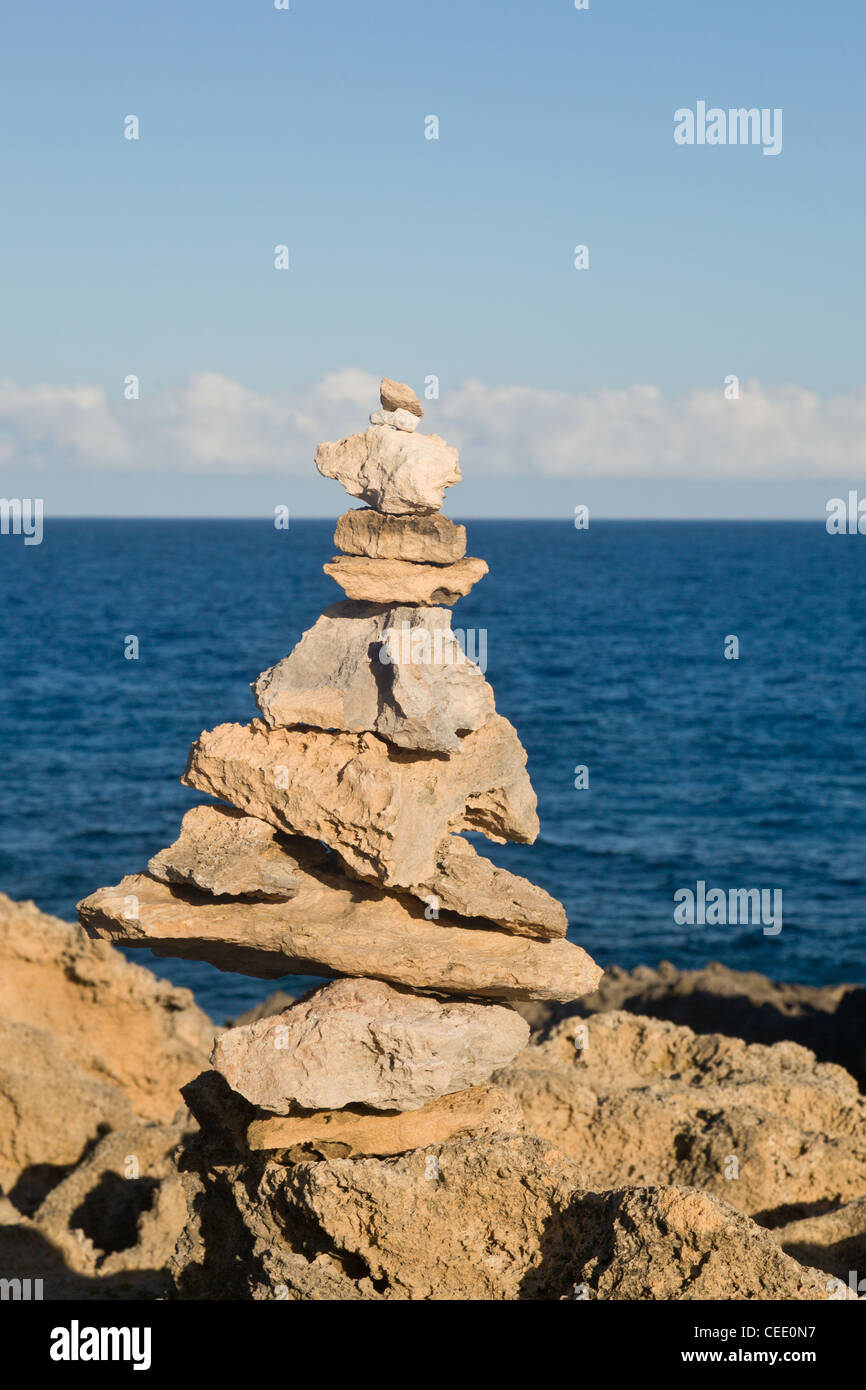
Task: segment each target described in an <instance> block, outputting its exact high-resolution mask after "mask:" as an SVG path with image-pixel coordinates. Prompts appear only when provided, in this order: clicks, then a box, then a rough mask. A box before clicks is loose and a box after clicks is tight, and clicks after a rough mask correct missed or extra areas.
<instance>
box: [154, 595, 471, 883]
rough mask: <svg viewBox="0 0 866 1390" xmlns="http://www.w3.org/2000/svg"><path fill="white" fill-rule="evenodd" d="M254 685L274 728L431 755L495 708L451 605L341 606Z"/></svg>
mask: <svg viewBox="0 0 866 1390" xmlns="http://www.w3.org/2000/svg"><path fill="white" fill-rule="evenodd" d="M253 691H254V693H255V697H256V701H257V703H258V706H259V708H260V710H261V711H262V714H263V715H264V717H265V719H266V721H267V723H268V724H270V725H271V727H272V728H277V727H290V726H292V725H298V724H306V725H309V726H311V727H312V728H317V729H339V730H341V731H351V732H354V733H362V732H366V731H369V732H372V733H379V734H381V735H382V736H383V737H384V738H387V739H388V741H389V742H390V743H394V744H396V745H397V746H398V747H401V748H417V749H423V750H427V751H431V752H453V751H455V750H457V749H459V747H460V738H459V734H461V733H467V732H469V731H470V730H472V729H476V728H478V726H479V725H480V724H483V723H484V721H485V720H486V719H487V718H489V716H490V715H491V714H493V713H494V711H495V703H494V699H493V691H492V690H491V688H490V686H489V685H488V684H487V682H486V681H485V679H484V676H483V675H482V673H481V671H480V670H479V669H478V667H477V666H476V665H475V664H474V663H473V662H471V661H469V660H468V659H467V658H466V657H465V656H464V654H463V651H462V650H461V647H460V645H459V643H458V641H457V639H456V637H455V636H454V634H453V633H452V631H451V614H450V612H449V611H448V609H446V608H415V607H406V608H391V607H389V606H386V605H379V604H367V603H354V602H352V601H344V602H342V603H335V604H333V605H332V607H330V608H328V609H326V610H325V612H324V613H323V614H322V616H321V617H320V618H319V619H318V621H317V622H316V623H315V624H314V626H313V627H311V628H310V629H309V630H308V631H307V632H305V633H304V635H303V637H302V638H301V640H300V642H299V643H298V645H297V646H296V647H295V649H294V651H293V652H291V654H290V655H289V656H287V657H285V658H284V659H283V660H282V661H279V662H277V664H276V666H272V667H271V668H270V670H268V671H264V672H263V673H262V675H260V676H259V678H258V680H257V681H256V682H255V684H254V685H253ZM158 876H159V875H158Z"/></svg>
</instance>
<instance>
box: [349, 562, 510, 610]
mask: <svg viewBox="0 0 866 1390" xmlns="http://www.w3.org/2000/svg"><path fill="white" fill-rule="evenodd" d="M322 568H323V569H324V571H325V574H329V575H330V576H331V578H332V579H333V580H335V581H336V583H337V584H339V585H340V588H341V589H344V590H345V592H346V594H347V595H348V596H349V598H354V599H364V600H366V601H367V602H369V603H425V604H429V603H447V604H449V605H450V604H452V603H456V602H457V600H458V599H459V598H463V596H464V595H465V594H468V593H469V590H470V589H471V588H473V586H474V585H475V584H477V583H478V581H479V579H483V578H484V576H485V574H486V573H487V568H488V567H487V561H486V560H479V559H477V558H476V557H475V556H472V555H467V556H465V557H464V558H463V559H462V560H455V562H454V564H453V565H415V564H413V563H412V562H411V561H410V560H370V559H368V558H367V557H366V556H364V555H336V556H335V557H334V559H333V560H331V561H329V562H328V564H326V565H323V566H322Z"/></svg>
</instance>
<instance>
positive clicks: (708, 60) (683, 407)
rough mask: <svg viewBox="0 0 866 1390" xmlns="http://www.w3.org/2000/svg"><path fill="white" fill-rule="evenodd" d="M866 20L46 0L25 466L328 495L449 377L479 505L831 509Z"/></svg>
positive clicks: (854, 363) (28, 234) (594, 2)
mask: <svg viewBox="0 0 866 1390" xmlns="http://www.w3.org/2000/svg"><path fill="white" fill-rule="evenodd" d="M864 33H866V20H864V11H863V8H862V6H861V5H859V4H856V3H854V0H846V2H845V3H842V0H830V3H825V4H823V5H822V6H820V7H816V6H814V5H811V4H806V3H795V4H792V3H790V0H788V2H787V3H783V2H782V0H762V3H761V4H760V5H758V6H755V5H754V3H753V2H752V3H744V2H743V0H734V3H726V4H725V5H720V6H713V7H705V6H702V5H695V4H694V0H670V3H661V4H657V5H647V4H646V3H645V0H643V2H642V3H638V0H626V3H616V4H614V3H609V2H608V0H590V8H589V9H588V10H586V11H577V10H575V9H574V7H573V3H566V0H559V3H548V2H546V0H545V2H544V3H536V4H531V5H530V4H525V3H524V4H517V3H490V0H485V2H484V3H478V4H476V5H471V6H467V5H466V4H465V3H462V4H457V3H452V2H451V0H445V2H444V3H437V4H435V5H427V4H419V3H412V4H407V3H405V0H403V3H400V4H397V3H384V2H381V0H377V2H376V3H374V4H371V5H367V6H359V5H357V4H355V3H348V0H339V3H327V0H317V3H313V0H291V8H290V9H289V10H288V11H277V10H275V9H274V7H273V3H272V0H254V2H252V0H245V3H226V0H216V3H209V4H207V5H204V4H201V3H198V4H191V3H178V0H173V3H167V2H166V0H153V2H152V3H149V4H146V5H145V4H141V5H138V6H126V5H121V6H113V5H109V4H108V3H107V2H105V3H101V4H94V3H82V4H78V5H76V6H74V7H73V6H69V5H64V4H60V3H48V4H43V5H40V6H38V7H19V8H18V9H17V11H15V12H11V13H9V14H8V15H6V16H5V17H4V44H3V52H2V56H0V74H2V82H0V115H2V123H3V129H4V131H5V138H4V140H3V141H2V149H0V171H2V179H3V186H4V189H5V192H6V198H5V200H4V202H5V208H4V217H3V219H2V225H0V245H2V262H3V275H2V288H0V316H2V322H3V325H4V330H5V331H4V332H3V334H2V346H0V354H2V357H0V495H4V496H8V497H11V496H22V495H23V496H31V495H39V496H42V497H44V499H45V509H46V514H47V515H49V516H50V515H51V514H52V513H53V514H55V515H64V514H65V515H76V514H77V515H90V514H102V515H105V514H114V515H118V514H129V515H160V514H166V515H172V514H174V515H184V514H186V515H220V514H223V515H234V514H239V515H261V514H267V513H268V512H269V511H270V510H271V509H272V507H273V506H274V505H276V504H278V503H280V502H285V503H287V504H289V505H290V506H291V507H292V508H293V510H294V512H295V513H296V514H317V515H328V514H333V513H335V512H336V511H338V510H340V508H341V506H342V501H341V497H340V496H338V490H337V489H336V488H335V485H334V484H328V483H325V482H323V481H321V480H319V479H318V478H317V477H316V475H315V471H314V469H313V465H312V453H313V448H314V444H315V442H316V440H317V439H320V438H328V437H330V438H334V437H338V436H339V435H340V434H345V433H349V432H352V431H354V430H356V429H361V428H363V426H364V423H365V416H366V413H367V412H368V411H369V410H370V409H372V408H374V406H375V404H376V401H375V390H373V392H372V396H370V393H369V389H368V388H369V384H370V383H371V382H373V381H374V379H375V378H376V377H377V376H378V375H391V376H396V377H398V378H400V379H403V380H407V381H409V382H411V383H412V384H413V385H414V386H415V387H416V389H419V390H421V388H422V387H423V383H424V380H425V378H427V377H428V376H430V375H435V376H436V377H437V378H438V381H439V392H440V395H439V399H438V400H436V401H431V402H430V408H429V410H428V416H427V421H426V422H425V426H426V425H428V424H429V427H430V428H431V429H437V430H439V431H440V432H442V433H446V431H447V437H448V438H449V441H451V442H454V443H456V444H457V445H458V446H459V447H460V449H461V466H462V469H463V473H464V478H465V479H466V481H465V483H464V485H463V488H462V489H461V490H458V491H457V492H455V493H453V494H452V495H451V498H450V500H449V504H448V509H449V511H450V512H451V514H452V515H478V516H482V515H509V514H511V515H529V514H531V515H561V514H565V513H567V512H570V511H571V510H572V509H573V506H574V505H575V504H577V503H581V502H586V503H588V504H589V505H590V506H591V507H592V508H595V509H596V511H597V512H598V514H599V515H607V516H618V515H623V516H639V515H659V516H700V515H706V516H717V515H725V516H751V515H755V516H780V517H786V516H803V517H808V516H814V517H816V518H818V517H820V516H822V515H823V511H824V502H825V499H826V498H827V497H829V496H832V495H835V494H838V493H840V492H842V491H847V489H848V488H849V487H854V486H857V484H858V481H859V480H860V479H861V478H864V465H866V455H864V452H863V451H864V444H863V442H862V441H863V440H864V439H866V391H864V386H866V368H864V362H863V352H862V346H861V338H862V329H861V325H862V322H863V318H864V307H866V306H864V291H863V286H864V277H863V273H862V264H861V263H862V245H863V240H864V193H863V180H862V153H861V145H862V126H863V116H864V109H866V101H864V97H863V88H862V69H863V61H864ZM700 100H706V101H707V103H708V104H709V105H711V106H712V105H718V106H720V107H723V108H727V107H738V106H755V107H759V108H763V107H770V108H781V109H782V111H783V132H784V138H783V148H782V152H781V154H780V155H779V156H778V157H776V158H766V157H764V156H763V155H762V152H761V150H760V148H755V147H742V146H737V147H716V148H710V147H707V146H703V147H698V146H694V147H683V146H679V145H677V144H676V143H675V142H674V139H673V130H674V112H675V111H676V110H677V109H678V108H682V107H694V106H695V105H696V103H697V102H698V101H700ZM129 114H135V115H137V116H138V118H139V121H140V139H139V140H137V141H131V140H126V139H125V138H124V117H126V116H127V115H129ZM430 114H435V115H436V116H437V117H438V119H439V123H440V130H439V139H438V140H427V139H425V138H424V124H425V117H427V116H428V115H430ZM277 244H286V245H287V246H288V247H289V250H290V262H291V265H290V269H289V270H288V271H277V270H275V269H274V247H275V246H276V245H277ZM577 244H585V245H587V246H588V247H589V259H590V265H589V269H588V270H580V271H579V270H575V269H574V266H573V251H574V247H575V246H576V245H577ZM130 373H134V374H136V375H137V376H138V378H139V380H140V392H141V395H140V399H139V400H138V401H125V400H124V397H123V384H124V379H125V378H126V377H127V376H128V375H129V374H130ZM730 374H736V375H737V376H738V377H739V380H740V384H741V385H740V392H741V395H740V399H739V400H736V401H731V400H725V397H724V382H725V378H726V377H728V376H729V375H730ZM327 430H330V431H332V433H330V434H328V433H325V432H324V431H327ZM319 431H323V432H321V433H319ZM245 432H246V433H245ZM225 439H228V440H229V444H228V445H224V440H225ZM864 490H866V478H864Z"/></svg>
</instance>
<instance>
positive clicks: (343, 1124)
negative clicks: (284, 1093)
mask: <svg viewBox="0 0 866 1390" xmlns="http://www.w3.org/2000/svg"><path fill="white" fill-rule="evenodd" d="M522 1129H523V1114H522V1112H521V1109H520V1106H519V1105H518V1104H517V1103H516V1102H515V1101H513V1100H512V1099H511V1097H510V1096H508V1095H506V1093H505V1092H504V1091H500V1090H499V1088H498V1087H497V1086H472V1087H471V1088H470V1089H469V1090H466V1091H457V1092H455V1093H454V1094H453V1095H448V1096H441V1097H440V1099H439V1100H432V1101H429V1102H428V1104H427V1105H424V1106H422V1107H421V1109H420V1110H404V1111H397V1112H395V1113H393V1114H381V1115H375V1114H369V1113H368V1112H366V1111H363V1110H360V1109H348V1110H323V1111H318V1112H316V1113H313V1114H309V1115H289V1116H284V1115H270V1116H267V1117H265V1118H262V1119H258V1120H253V1121H252V1123H251V1124H250V1125H249V1127H248V1129H247V1136H246V1138H247V1146H248V1148H250V1149H252V1150H253V1151H254V1152H257V1151H262V1150H265V1151H267V1150H274V1149H280V1150H283V1151H284V1152H288V1157H289V1158H290V1159H295V1160H298V1161H304V1160H306V1161H309V1160H310V1158H317V1157H320V1158H355V1157H358V1156H359V1155H361V1154H363V1155H374V1156H379V1157H387V1156H388V1155H389V1154H400V1153H407V1152H408V1151H409V1150H410V1149H423V1148H426V1147H427V1146H428V1145H429V1144H445V1143H447V1142H448V1140H449V1139H455V1138H456V1137H457V1136H458V1135H463V1134H475V1135H479V1134H496V1133H500V1134H509V1133H514V1134H519V1133H520V1132H521V1130H522Z"/></svg>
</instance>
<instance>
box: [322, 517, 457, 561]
mask: <svg viewBox="0 0 866 1390" xmlns="http://www.w3.org/2000/svg"><path fill="white" fill-rule="evenodd" d="M334 545H335V546H337V548H338V549H339V550H343V551H345V552H346V554H347V555H368V556H369V557H370V558H371V559H374V560H411V561H412V562H413V563H414V564H420V565H424V564H426V565H450V564H453V562H454V561H455V560H462V559H463V556H464V555H465V554H466V527H465V526H457V525H455V523H454V522H453V521H449V520H448V518H447V516H442V514H441V512H433V513H431V514H430V515H428V516H384V515H383V514H382V513H381V512H374V511H372V510H371V509H370V508H369V507H359V508H357V509H356V510H353V511H348V512H343V515H342V516H341V517H338V519H337V529H336V531H335V532H334Z"/></svg>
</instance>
